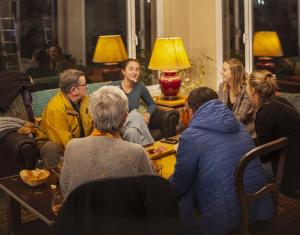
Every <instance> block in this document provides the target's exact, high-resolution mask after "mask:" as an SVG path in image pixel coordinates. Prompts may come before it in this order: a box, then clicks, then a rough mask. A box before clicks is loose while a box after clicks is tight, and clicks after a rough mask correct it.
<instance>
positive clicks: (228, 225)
mask: <svg viewBox="0 0 300 235" xmlns="http://www.w3.org/2000/svg"><path fill="white" fill-rule="evenodd" d="M187 106H188V107H187V108H188V111H189V114H190V116H191V118H192V120H191V122H190V124H189V127H188V128H187V129H186V130H185V131H184V132H183V133H182V135H181V136H180V139H179V146H178V151H177V156H176V160H177V162H176V165H175V171H174V174H173V176H172V177H171V179H170V180H171V183H172V184H173V186H174V189H175V191H176V193H177V195H178V197H179V198H180V202H179V206H180V212H181V219H182V225H183V230H184V234H188V235H192V234H205V235H222V234H226V233H228V232H230V231H232V230H234V229H235V228H237V226H238V225H239V223H240V212H241V208H240V205H239V201H238V198H237V194H236V192H235V187H234V173H235V168H236V166H237V163H238V161H239V159H240V158H241V157H242V156H243V155H244V154H245V153H246V152H248V151H249V150H251V149H253V148H254V147H255V146H254V143H253V140H252V138H251V136H250V134H249V133H248V132H247V131H246V128H245V126H244V125H243V124H242V123H240V122H239V121H237V120H236V118H235V116H234V114H233V113H232V112H231V111H230V110H229V109H228V108H227V107H226V106H225V105H224V104H223V103H222V102H221V101H219V100H218V95H217V93H216V92H214V91H213V90H212V89H210V88H207V87H200V88H196V89H194V90H193V91H192V92H191V93H190V95H189V97H188V99H187ZM244 180H245V186H246V187H245V188H246V191H247V192H254V191H256V190H257V189H258V188H259V187H260V186H262V185H263V184H265V183H266V181H268V178H267V176H266V175H265V174H264V171H263V169H262V166H261V163H260V161H259V160H257V161H256V160H254V161H252V162H251V163H250V164H249V166H248V167H247V169H246V172H245V176H244ZM249 215H250V222H255V221H259V220H270V219H272V218H273V216H274V206H273V203H272V200H271V197H263V198H262V199H261V200H257V201H255V202H253V203H252V206H251V207H250V212H249Z"/></svg>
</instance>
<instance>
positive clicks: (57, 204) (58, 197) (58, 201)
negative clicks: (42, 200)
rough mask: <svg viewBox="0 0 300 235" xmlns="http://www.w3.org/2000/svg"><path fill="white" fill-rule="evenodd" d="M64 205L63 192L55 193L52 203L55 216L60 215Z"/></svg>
mask: <svg viewBox="0 0 300 235" xmlns="http://www.w3.org/2000/svg"><path fill="white" fill-rule="evenodd" d="M63 203H64V198H63V196H62V194H61V192H59V191H57V192H55V193H54V194H53V196H52V201H51V209H52V213H53V214H54V215H57V214H58V211H59V209H60V208H61V207H62V205H63Z"/></svg>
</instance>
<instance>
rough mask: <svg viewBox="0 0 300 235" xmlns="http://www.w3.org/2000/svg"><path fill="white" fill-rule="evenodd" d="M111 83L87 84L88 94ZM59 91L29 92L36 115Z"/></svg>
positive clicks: (57, 89) (38, 115) (40, 113)
mask: <svg viewBox="0 0 300 235" xmlns="http://www.w3.org/2000/svg"><path fill="white" fill-rule="evenodd" d="M105 85H106V86H107V85H113V83H112V82H98V83H91V84H88V94H91V93H92V92H94V91H96V90H98V89H99V88H100V87H102V86H105ZM58 91H59V88H56V89H49V90H43V91H35V92H33V93H32V94H31V96H32V109H33V112H34V115H35V116H36V117H40V116H41V115H42V112H43V110H44V107H45V106H46V104H48V102H49V100H50V99H51V98H52V97H53V96H54V95H55V94H56V93H57V92H58Z"/></svg>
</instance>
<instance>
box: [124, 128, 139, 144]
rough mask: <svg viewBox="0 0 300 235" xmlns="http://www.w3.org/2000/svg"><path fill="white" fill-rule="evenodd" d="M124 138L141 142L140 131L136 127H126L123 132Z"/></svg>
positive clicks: (133, 141)
mask: <svg viewBox="0 0 300 235" xmlns="http://www.w3.org/2000/svg"><path fill="white" fill-rule="evenodd" d="M123 139H124V140H127V141H129V142H132V143H139V142H140V133H139V131H138V130H137V129H136V128H126V129H125V130H124V133H123Z"/></svg>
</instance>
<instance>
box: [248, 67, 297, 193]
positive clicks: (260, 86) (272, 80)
mask: <svg viewBox="0 0 300 235" xmlns="http://www.w3.org/2000/svg"><path fill="white" fill-rule="evenodd" d="M276 88H277V83H276V77H275V75H273V74H272V73H270V72H269V71H266V70H261V71H255V72H253V73H252V74H251V75H250V76H249V80H248V86H247V92H248V95H249V98H250V99H251V100H252V102H253V103H254V104H255V106H256V107H257V108H258V111H257V113H256V121H255V129H256V134H257V138H258V142H259V144H264V143H267V142H270V141H272V140H275V139H277V138H279V137H288V153H287V160H286V163H285V170H284V176H283V185H282V192H283V193H285V194H287V195H290V196H293V195H294V196H295V195H296V194H299V195H300V114H299V113H298V112H297V110H296V109H295V108H294V107H293V106H292V105H291V104H290V103H289V102H288V101H287V100H285V99H283V98H281V97H277V96H275V95H274V93H275V90H276Z"/></svg>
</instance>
